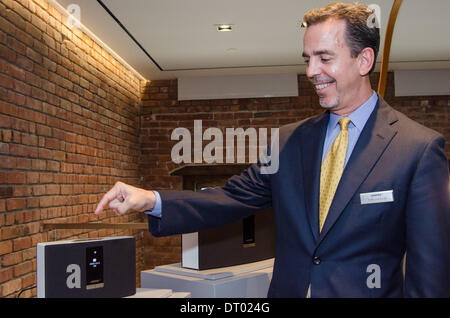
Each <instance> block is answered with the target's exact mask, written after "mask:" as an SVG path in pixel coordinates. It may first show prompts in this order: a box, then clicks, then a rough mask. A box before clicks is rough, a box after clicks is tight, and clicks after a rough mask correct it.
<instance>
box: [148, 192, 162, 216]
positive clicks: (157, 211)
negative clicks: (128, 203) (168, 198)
mask: <svg viewBox="0 0 450 318" xmlns="http://www.w3.org/2000/svg"><path fill="white" fill-rule="evenodd" d="M153 193H154V194H155V197H156V203H155V207H154V208H153V210H147V211H144V213H145V214H147V215H151V216H155V217H157V218H161V215H162V211H161V210H162V206H161V205H162V204H161V196H160V195H159V193H158V191H153Z"/></svg>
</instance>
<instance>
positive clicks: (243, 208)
mask: <svg viewBox="0 0 450 318" xmlns="http://www.w3.org/2000/svg"><path fill="white" fill-rule="evenodd" d="M158 192H159V194H160V196H161V199H162V217H161V218H156V217H153V216H149V217H148V218H149V230H150V232H151V233H152V235H154V236H165V235H172V234H180V233H190V232H197V231H200V230H204V229H208V228H212V227H216V226H220V225H224V224H228V223H232V222H234V221H237V220H239V219H242V218H244V217H246V216H249V215H251V214H253V213H255V212H256V211H259V210H262V209H265V208H268V207H270V206H271V204H272V196H271V187H270V176H269V175H268V174H261V164H260V163H258V164H253V165H251V166H250V167H249V168H248V169H247V170H245V171H244V172H243V173H242V174H241V175H240V176H233V177H231V178H230V179H228V181H227V183H226V184H225V186H223V187H217V188H212V189H205V190H201V191H197V192H194V191H171V190H167V191H164V190H159V191H158Z"/></svg>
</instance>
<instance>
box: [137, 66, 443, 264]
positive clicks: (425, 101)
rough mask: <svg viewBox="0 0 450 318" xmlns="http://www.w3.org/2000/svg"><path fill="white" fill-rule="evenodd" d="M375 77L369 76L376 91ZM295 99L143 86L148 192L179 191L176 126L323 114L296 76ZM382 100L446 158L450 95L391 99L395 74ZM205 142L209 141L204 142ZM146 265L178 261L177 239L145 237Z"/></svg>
mask: <svg viewBox="0 0 450 318" xmlns="http://www.w3.org/2000/svg"><path fill="white" fill-rule="evenodd" d="M378 78H379V74H378V73H374V74H373V75H372V77H371V81H372V87H373V88H374V89H375V90H376V89H377V85H378V84H377V83H378ZM298 86H299V96H298V97H281V98H280V97H277V98H246V99H225V100H191V101H177V81H176V80H167V81H153V82H151V83H148V85H146V86H145V87H144V91H143V95H142V115H141V117H142V118H141V133H140V139H141V151H142V156H141V159H140V170H141V174H142V176H143V186H144V187H146V188H148V189H181V188H182V183H181V180H182V179H181V177H179V176H170V175H169V173H170V171H171V170H173V169H175V168H177V167H180V166H181V164H180V165H177V164H174V163H173V162H172V161H171V158H170V153H171V148H172V146H173V145H174V144H176V143H177V142H178V141H171V140H170V136H171V133H172V131H173V129H175V128H176V127H186V128H188V129H189V130H190V131H191V133H192V132H193V126H194V120H195V119H201V120H202V124H203V130H205V129H206V128H208V127H218V128H221V129H222V131H223V129H224V128H226V127H235V128H237V127H242V128H244V129H246V128H248V127H255V128H256V127H266V128H269V127H279V126H282V125H285V124H288V123H292V122H296V121H299V120H302V119H304V118H307V117H310V116H313V115H315V114H319V113H321V112H322V111H323V110H322V109H321V108H320V106H319V103H318V97H317V95H316V94H315V92H314V90H313V88H312V86H311V84H310V83H309V81H308V80H307V78H306V76H305V75H299V76H298ZM385 99H386V101H387V102H388V103H389V104H390V105H391V106H393V107H394V108H396V109H397V110H399V111H401V112H403V113H405V114H406V115H407V116H409V117H410V118H412V119H414V120H416V121H418V122H420V123H421V124H423V125H425V126H428V127H430V128H432V129H435V130H437V131H439V132H440V133H442V134H444V135H445V136H446V139H447V145H446V151H447V157H450V144H449V142H450V96H420V97H395V96H394V75H393V73H389V76H388V83H387V89H386V94H385ZM208 142H209V141H208ZM144 235H145V239H144V240H145V242H146V244H145V247H144V264H145V266H146V267H153V266H156V265H160V264H167V263H175V262H180V259H181V257H180V255H181V254H180V253H181V252H180V236H178V235H176V236H172V237H166V238H154V237H152V236H151V235H149V234H148V233H145V234H144Z"/></svg>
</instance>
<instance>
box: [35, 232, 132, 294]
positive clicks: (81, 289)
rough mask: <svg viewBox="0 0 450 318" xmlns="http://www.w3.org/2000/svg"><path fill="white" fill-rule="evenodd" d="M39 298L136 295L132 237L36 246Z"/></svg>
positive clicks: (71, 241) (39, 244)
mask: <svg viewBox="0 0 450 318" xmlns="http://www.w3.org/2000/svg"><path fill="white" fill-rule="evenodd" d="M36 254H37V296H38V297H39V298H80V297H81V298H93V297H104V298H112V297H114V298H116V297H125V296H130V295H134V294H135V293H136V242H135V239H134V237H132V236H119V237H105V238H95V239H76V240H67V241H56V242H47V243H38V245H37V253H36Z"/></svg>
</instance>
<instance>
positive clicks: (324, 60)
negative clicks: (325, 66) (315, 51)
mask: <svg viewBox="0 0 450 318" xmlns="http://www.w3.org/2000/svg"><path fill="white" fill-rule="evenodd" d="M320 60H321V61H322V63H326V62H329V61H330V60H331V59H324V58H321V59H320Z"/></svg>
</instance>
